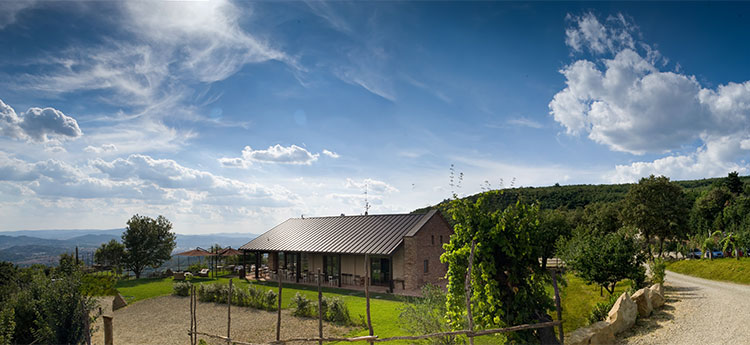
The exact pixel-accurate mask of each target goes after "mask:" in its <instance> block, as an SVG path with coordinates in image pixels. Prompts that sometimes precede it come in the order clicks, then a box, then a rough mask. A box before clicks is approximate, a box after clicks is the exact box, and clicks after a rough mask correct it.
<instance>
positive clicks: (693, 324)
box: [618, 271, 750, 344]
mask: <svg viewBox="0 0 750 345" xmlns="http://www.w3.org/2000/svg"><path fill="white" fill-rule="evenodd" d="M664 285H665V293H666V298H667V304H666V305H665V306H664V308H663V309H661V310H659V311H657V312H656V313H654V314H653V315H652V316H651V317H649V318H644V319H639V320H638V322H637V324H636V326H635V327H634V328H633V329H631V330H630V331H626V332H625V333H623V334H622V335H620V336H618V341H619V343H621V344H747V343H748V342H750V323H749V322H748V314H749V313H750V285H738V284H733V283H725V282H718V281H713V280H706V279H701V278H696V277H691V276H686V275H682V274H678V273H674V272H670V271H667V276H666V283H665V284H664Z"/></svg>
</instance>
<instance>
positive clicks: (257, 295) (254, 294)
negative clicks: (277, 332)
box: [198, 283, 278, 310]
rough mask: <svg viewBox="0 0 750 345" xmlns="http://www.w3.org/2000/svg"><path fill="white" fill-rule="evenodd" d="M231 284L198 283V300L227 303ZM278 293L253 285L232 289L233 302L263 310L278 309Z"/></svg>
mask: <svg viewBox="0 0 750 345" xmlns="http://www.w3.org/2000/svg"><path fill="white" fill-rule="evenodd" d="M228 296H229V284H222V283H213V284H200V285H198V300H199V301H201V302H215V303H227V297H228ZM277 297H278V296H277V294H276V292H274V291H273V290H267V291H265V292H264V291H262V290H261V289H260V288H257V287H255V286H253V285H249V286H247V288H243V287H242V286H235V287H233V289H232V304H235V305H238V306H241V307H251V308H255V309H263V310H276V309H277V308H278V305H277V304H276V302H277V301H278V300H277Z"/></svg>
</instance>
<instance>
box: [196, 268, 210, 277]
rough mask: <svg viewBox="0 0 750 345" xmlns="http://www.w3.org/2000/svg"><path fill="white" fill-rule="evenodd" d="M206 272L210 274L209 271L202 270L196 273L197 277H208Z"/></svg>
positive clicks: (206, 269)
mask: <svg viewBox="0 0 750 345" xmlns="http://www.w3.org/2000/svg"><path fill="white" fill-rule="evenodd" d="M208 272H210V270H209V269H208V268H204V269H202V270H200V272H198V276H199V277H208Z"/></svg>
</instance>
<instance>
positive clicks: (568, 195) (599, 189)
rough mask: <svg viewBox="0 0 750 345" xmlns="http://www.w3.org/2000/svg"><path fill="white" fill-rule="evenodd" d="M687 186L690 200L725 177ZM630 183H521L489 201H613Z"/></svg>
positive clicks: (571, 205) (551, 204) (551, 205)
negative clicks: (545, 185)
mask: <svg viewBox="0 0 750 345" xmlns="http://www.w3.org/2000/svg"><path fill="white" fill-rule="evenodd" d="M740 179H741V180H742V182H744V183H748V182H750V176H742V177H740ZM674 182H675V183H677V184H678V185H680V186H681V187H682V188H684V189H685V193H687V195H688V197H689V198H690V200H695V199H696V198H697V197H698V196H700V194H701V192H703V191H704V190H707V189H709V188H711V186H713V185H718V184H722V183H723V182H724V178H707V179H700V180H685V181H674ZM630 186H631V184H600V185H567V186H561V185H554V186H548V187H519V188H505V189H502V192H503V193H502V194H499V195H494V196H492V197H491V198H490V199H489V200H488V203H489V205H490V206H491V207H492V208H493V209H505V208H506V207H508V206H509V205H512V204H514V203H516V201H518V200H521V201H523V202H528V203H531V202H539V206H540V207H541V208H542V209H556V208H560V207H562V208H567V209H575V208H579V207H585V206H586V205H588V204H591V203H594V202H613V201H619V200H622V199H623V198H624V197H625V194H627V192H628V190H629V189H630ZM482 194H483V193H477V194H474V195H469V196H466V197H464V198H463V199H469V200H472V201H474V200H476V199H478V198H479V196H481V195H482ZM448 202H449V200H448V199H446V200H443V201H442V202H440V203H439V204H437V205H433V206H429V207H424V208H420V209H417V210H414V212H413V213H424V212H427V211H428V210H430V209H433V208H437V209H439V210H440V211H441V212H443V213H444V214H445V211H446V210H447V207H448Z"/></svg>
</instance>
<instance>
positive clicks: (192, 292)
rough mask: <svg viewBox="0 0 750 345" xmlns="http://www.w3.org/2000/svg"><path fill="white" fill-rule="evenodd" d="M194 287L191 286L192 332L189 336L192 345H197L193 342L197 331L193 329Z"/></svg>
mask: <svg viewBox="0 0 750 345" xmlns="http://www.w3.org/2000/svg"><path fill="white" fill-rule="evenodd" d="M193 290H194V287H193V286H192V285H191V286H190V331H189V332H188V334H189V335H190V345H195V342H193V338H194V337H195V334H194V333H193V332H195V329H194V328H193V297H194V296H193V295H194V294H195V291H193Z"/></svg>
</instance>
